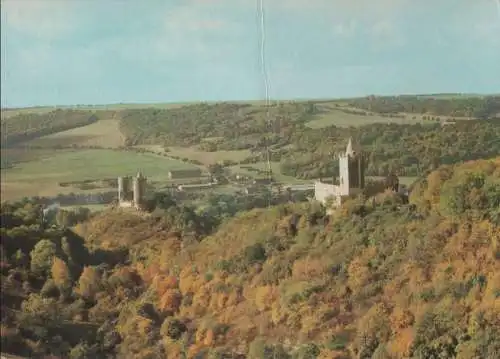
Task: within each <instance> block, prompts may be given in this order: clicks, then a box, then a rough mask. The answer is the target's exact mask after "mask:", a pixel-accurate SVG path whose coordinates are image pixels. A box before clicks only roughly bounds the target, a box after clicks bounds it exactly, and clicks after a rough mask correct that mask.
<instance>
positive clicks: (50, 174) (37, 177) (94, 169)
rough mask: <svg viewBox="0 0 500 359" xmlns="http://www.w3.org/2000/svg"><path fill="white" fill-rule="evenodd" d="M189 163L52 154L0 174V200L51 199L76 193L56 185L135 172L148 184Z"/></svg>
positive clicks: (111, 154)
mask: <svg viewBox="0 0 500 359" xmlns="http://www.w3.org/2000/svg"><path fill="white" fill-rule="evenodd" d="M193 167H194V166H193V165H191V164H189V163H184V162H181V161H176V160H173V159H168V158H165V157H162V156H158V155H154V154H151V153H135V152H124V151H123V152H122V151H113V150H65V151H52V152H51V155H50V156H49V155H46V156H40V157H39V158H38V160H37V161H30V162H23V163H18V164H16V165H15V166H14V167H13V168H10V169H6V170H3V171H2V200H9V199H15V198H22V197H23V196H36V195H37V196H51V195H56V194H58V193H70V192H80V191H78V190H75V188H71V187H66V188H62V187H59V186H58V183H59V182H70V181H81V180H86V179H99V178H109V177H114V176H120V175H135V174H136V173H137V171H138V170H141V171H142V172H143V174H144V175H145V176H146V177H148V178H149V179H151V180H154V181H155V180H156V181H161V180H164V179H166V177H167V174H168V171H170V170H175V169H189V168H193ZM101 190H102V189H101Z"/></svg>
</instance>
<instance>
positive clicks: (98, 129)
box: [29, 119, 125, 148]
mask: <svg viewBox="0 0 500 359" xmlns="http://www.w3.org/2000/svg"><path fill="white" fill-rule="evenodd" d="M124 140H125V139H124V137H123V135H122V134H121V132H120V121H119V120H116V119H109V120H101V121H97V122H95V123H92V124H90V125H87V126H83V127H77V128H73V129H71V130H67V131H62V132H57V133H54V134H51V135H47V136H42V137H39V138H36V139H34V140H32V141H30V142H29V145H31V146H34V147H43V148H49V147H50V148H54V147H56V146H61V147H70V146H98V147H106V148H117V147H120V146H122V145H123V144H124Z"/></svg>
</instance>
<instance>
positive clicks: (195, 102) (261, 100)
mask: <svg viewBox="0 0 500 359" xmlns="http://www.w3.org/2000/svg"><path fill="white" fill-rule="evenodd" d="M371 96H374V97H409V96H412V97H436V96H461V97H494V96H500V92H499V93H467V92H436V93H400V94H369V95H361V96H353V97H336V98H335V97H333V98H329V97H324V98H317V97H295V98H283V99H269V100H266V99H246V100H243V99H241V100H192V101H180V102H168V101H166V102H147V101H145V102H114V103H113V102H112V103H97V104H72V105H31V106H13V107H0V110H1V111H15V110H30V109H49V108H53V109H72V108H78V107H88V108H92V107H107V106H127V105H128V106H140V105H142V106H148V105H149V106H154V105H183V106H187V105H195V104H201V103H206V104H218V103H250V102H266V101H269V102H271V105H272V104H273V103H280V102H294V101H299V102H303V101H318V102H326V101H346V100H355V99H361V98H366V97H371Z"/></svg>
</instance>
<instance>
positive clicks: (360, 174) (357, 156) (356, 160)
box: [339, 138, 365, 196]
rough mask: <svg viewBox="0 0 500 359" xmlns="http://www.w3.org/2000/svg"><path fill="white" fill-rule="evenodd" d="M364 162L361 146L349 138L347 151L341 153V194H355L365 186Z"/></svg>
mask: <svg viewBox="0 0 500 359" xmlns="http://www.w3.org/2000/svg"><path fill="white" fill-rule="evenodd" d="M364 162H365V161H364V157H363V153H362V151H361V147H360V146H359V145H358V144H357V143H353V140H352V138H349V142H348V143H347V148H346V151H345V153H342V154H340V155H339V192H340V193H339V195H341V196H350V195H353V194H354V195H355V194H358V193H359V192H361V190H362V189H363V188H364V187H365V163H364Z"/></svg>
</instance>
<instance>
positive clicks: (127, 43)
mask: <svg viewBox="0 0 500 359" xmlns="http://www.w3.org/2000/svg"><path fill="white" fill-rule="evenodd" d="M260 1H261V0H162V1H156V0H147V1H146V0H144V1H139V0H100V1H98V0H1V69H0V71H1V104H2V107H26V106H41V105H48V106H53V105H77V104H111V103H158V102H191V101H230V100H258V99H265V98H266V93H268V96H270V98H272V99H273V100H278V99H296V98H340V97H354V96H365V95H371V94H376V95H388V94H412V93H413V94H414V93H459V92H460V93H499V92H500V0H419V1H415V0H376V1H375V0H370V1H368V0H262V6H263V9H264V27H263V29H264V32H263V34H262V33H261V20H262V19H261V17H260V16H261V13H260V10H259V9H260ZM263 39H264V51H263V53H262V52H261V45H262V40H263ZM262 55H264V56H262ZM262 59H264V65H265V66H264V67H263V65H262ZM263 69H265V70H263ZM266 78H267V80H268V81H267V84H268V85H267V87H266V85H265V83H266V81H265V79H266ZM266 88H267V90H266Z"/></svg>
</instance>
